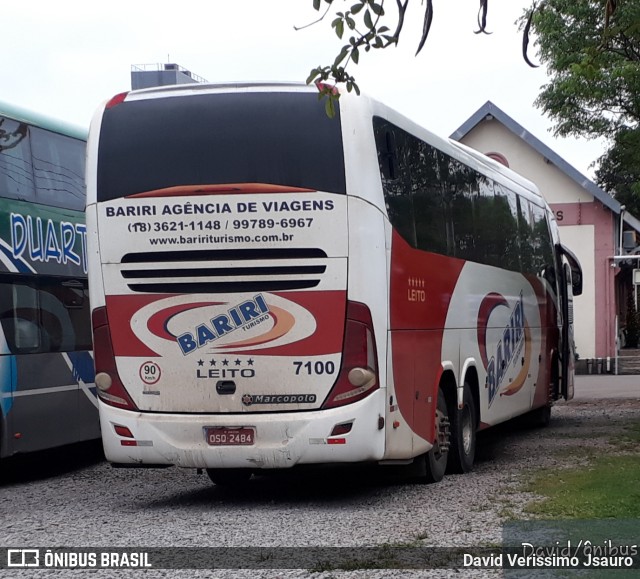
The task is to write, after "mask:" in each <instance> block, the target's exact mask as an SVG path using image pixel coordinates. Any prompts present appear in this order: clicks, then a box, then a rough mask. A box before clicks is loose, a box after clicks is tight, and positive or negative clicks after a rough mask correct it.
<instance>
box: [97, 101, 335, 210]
mask: <svg viewBox="0 0 640 579" xmlns="http://www.w3.org/2000/svg"><path fill="white" fill-rule="evenodd" d="M227 183H267V184H274V185H285V186H291V187H303V188H308V189H314V190H318V191H327V192H332V193H345V192H346V186H345V174H344V156H343V150H342V135H341V129H340V117H339V112H338V113H337V114H336V116H335V117H334V118H328V117H327V115H326V113H325V108H324V104H323V103H322V102H320V101H319V99H318V96H317V94H315V93H302V92H300V93H275V92H260V93H240V94H238V93H218V94H201V95H189V96H171V97H168V98H150V99H145V100H141V101H131V102H124V103H121V104H119V105H116V106H114V107H113V108H110V109H107V110H105V112H104V117H103V121H102V127H101V133H100V142H99V152H98V183H97V188H98V191H97V193H98V201H107V200H109V199H115V198H119V197H126V196H128V195H133V194H136V193H144V192H147V191H153V190H156V189H163V188H166V187H174V186H187V185H220V184H227Z"/></svg>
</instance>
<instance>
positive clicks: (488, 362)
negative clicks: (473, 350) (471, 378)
mask: <svg viewBox="0 0 640 579" xmlns="http://www.w3.org/2000/svg"><path fill="white" fill-rule="evenodd" d="M501 308H508V309H509V310H510V311H508V316H509V317H508V321H507V322H506V323H504V320H505V314H507V312H505V311H504V310H502V311H501ZM500 319H502V320H503V321H502V323H501V325H499V324H500V322H498V320H500ZM492 322H493V323H492ZM496 326H497V327H496ZM489 333H492V334H493V339H492V340H491V342H490V344H488V343H487V340H488V334H489ZM478 346H479V348H480V356H481V358H482V363H483V364H484V367H485V370H486V371H487V388H488V389H489V406H491V404H492V403H493V401H494V399H495V397H496V395H497V394H498V393H499V394H500V396H512V395H513V394H515V393H516V392H518V391H519V390H520V389H521V388H522V387H523V386H524V383H525V380H526V379H527V376H528V374H529V367H530V365H531V350H532V345H531V330H530V328H529V324H528V323H527V319H526V317H525V314H524V300H523V297H522V292H520V297H519V298H518V300H517V301H516V303H515V305H513V307H511V306H510V305H509V302H508V301H507V300H506V298H505V297H504V296H502V295H500V294H498V293H490V294H487V295H486V296H485V297H484V299H483V300H482V303H481V304H480V309H479V310H478ZM523 352H524V353H523Z"/></svg>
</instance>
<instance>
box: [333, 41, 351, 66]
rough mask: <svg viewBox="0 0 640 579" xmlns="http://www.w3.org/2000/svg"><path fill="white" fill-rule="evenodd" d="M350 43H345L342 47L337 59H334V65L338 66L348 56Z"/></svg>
mask: <svg viewBox="0 0 640 579" xmlns="http://www.w3.org/2000/svg"><path fill="white" fill-rule="evenodd" d="M349 48H350V47H349V45H345V46H343V47H342V50H341V51H340V54H338V56H336V59H335V60H334V61H333V66H338V65H339V64H340V63H341V62H342V61H343V60H344V59H345V58H347V54H349Z"/></svg>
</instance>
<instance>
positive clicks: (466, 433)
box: [462, 406, 473, 455]
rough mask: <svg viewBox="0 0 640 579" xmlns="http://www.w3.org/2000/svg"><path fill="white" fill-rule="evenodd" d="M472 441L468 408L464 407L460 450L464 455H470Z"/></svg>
mask: <svg viewBox="0 0 640 579" xmlns="http://www.w3.org/2000/svg"><path fill="white" fill-rule="evenodd" d="M472 441H473V423H472V420H471V412H470V411H469V407H468V406H465V407H464V409H463V411H462V450H463V451H464V453H465V455H469V454H470V453H471V443H472Z"/></svg>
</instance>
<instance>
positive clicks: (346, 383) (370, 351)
mask: <svg viewBox="0 0 640 579" xmlns="http://www.w3.org/2000/svg"><path fill="white" fill-rule="evenodd" d="M379 387H380V380H379V379H378V358H377V354H376V342H375V336H374V333H373V321H372V320H371V312H370V311H369V308H368V307H367V306H365V305H364V304H361V303H358V302H348V304H347V321H346V325H345V332H344V343H343V345H342V365H341V367H340V374H338V379H337V380H336V383H335V384H334V385H333V388H332V389H331V392H329V396H328V397H327V399H326V400H325V401H324V404H323V405H322V408H335V407H337V406H344V405H345V404H351V403H353V402H356V401H358V400H362V399H363V398H365V397H366V396H369V394H371V393H372V392H373V391H375V390H377V389H378V388H379Z"/></svg>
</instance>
